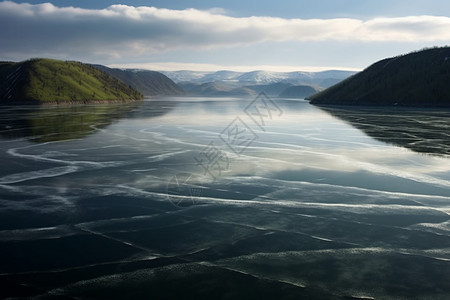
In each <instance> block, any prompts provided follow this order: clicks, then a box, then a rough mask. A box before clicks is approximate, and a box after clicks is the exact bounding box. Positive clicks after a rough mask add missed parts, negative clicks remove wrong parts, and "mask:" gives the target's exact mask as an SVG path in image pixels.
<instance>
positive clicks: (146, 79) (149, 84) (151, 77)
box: [92, 65, 184, 96]
mask: <svg viewBox="0 0 450 300" xmlns="http://www.w3.org/2000/svg"><path fill="white" fill-rule="evenodd" d="M92 66H94V67H95V68H97V69H99V70H100V71H102V72H105V73H107V74H109V75H111V76H112V77H114V78H117V79H119V80H121V81H122V82H124V83H125V84H127V85H129V86H131V87H133V88H134V89H136V90H138V91H139V92H141V93H142V94H144V95H145V96H157V95H165V96H177V95H182V94H184V91H183V89H181V88H180V87H179V86H178V85H177V84H176V83H175V82H173V81H172V80H171V79H170V78H168V77H167V76H166V75H164V74H162V73H160V72H156V71H148V70H133V69H113V68H108V67H106V66H103V65H92Z"/></svg>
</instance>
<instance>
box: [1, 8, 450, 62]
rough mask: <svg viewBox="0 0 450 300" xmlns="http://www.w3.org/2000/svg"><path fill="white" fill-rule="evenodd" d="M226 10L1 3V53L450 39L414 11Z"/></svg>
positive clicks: (446, 23) (113, 54) (128, 53)
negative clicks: (376, 14) (340, 14)
mask: <svg viewBox="0 0 450 300" xmlns="http://www.w3.org/2000/svg"><path fill="white" fill-rule="evenodd" d="M223 13H224V12H223V11H222V10H220V9H213V10H209V11H200V10H196V9H186V10H169V9H160V8H155V7H132V6H127V5H113V6H110V7H108V8H106V9H101V10H94V9H81V8H74V7H56V6H54V5H52V4H50V3H46V4H39V5H31V4H17V3H14V2H10V1H5V2H1V3H0V28H1V30H0V39H1V40H2V43H1V44H0V55H1V56H4V57H12V56H14V55H16V56H18V57H19V56H28V57H30V56H42V55H53V56H55V55H56V56H57V55H60V56H75V57H80V56H83V55H84V56H85V57H93V58H94V57H103V58H104V57H110V58H114V59H117V58H121V57H135V58H139V57H146V58H147V61H148V57H149V55H151V54H152V53H162V52H168V51H173V50H180V49H214V48H221V47H236V46H248V45H253V44H257V43H262V42H275V43H277V42H285V41H300V42H321V41H337V42H348V41H353V42H354V41H363V42H439V43H442V42H446V41H450V30H449V29H450V18H448V17H436V16H410V17H398V18H375V19H371V20H366V21H363V20H359V19H349V18H346V19H344V18H338V19H282V18H274V17H246V18H237V17H230V16H226V15H224V14H223Z"/></svg>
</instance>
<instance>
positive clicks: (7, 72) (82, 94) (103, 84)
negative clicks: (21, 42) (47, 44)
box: [0, 59, 143, 103]
mask: <svg viewBox="0 0 450 300" xmlns="http://www.w3.org/2000/svg"><path fill="white" fill-rule="evenodd" d="M142 98H143V95H142V94H141V93H139V92H138V91H136V90H134V89H132V88H131V87H129V86H127V85H126V84H124V83H123V82H121V81H119V80H118V79H116V78H113V77H111V76H110V75H108V74H106V73H104V72H101V71H99V70H97V69H96V68H94V67H92V66H90V65H87V64H83V63H80V62H73V61H60V60H52V59H32V60H28V61H25V62H20V63H9V62H4V63H0V101H1V102H12V103H14V102H17V103H19V102H33V103H66V102H67V103H69V102H90V101H92V102H94V101H117V100H137V99H142Z"/></svg>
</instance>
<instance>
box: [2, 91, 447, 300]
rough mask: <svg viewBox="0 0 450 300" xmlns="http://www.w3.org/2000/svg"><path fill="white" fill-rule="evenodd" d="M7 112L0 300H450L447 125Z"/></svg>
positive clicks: (161, 110) (271, 114) (165, 106)
mask: <svg viewBox="0 0 450 300" xmlns="http://www.w3.org/2000/svg"><path fill="white" fill-rule="evenodd" d="M252 100H253V99H247V100H243V99H224V98H221V99H213V98H203V99H195V98H164V99H163V98H161V99H152V100H148V101H145V102H143V103H140V104H135V105H130V104H126V105H110V106H105V105H98V106H89V107H71V108H41V109H37V108H32V107H26V108H20V109H15V108H10V107H1V108H0V152H1V155H0V163H1V169H0V298H13V299H14V298H20V297H33V298H37V299H53V298H54V299H85V298H88V299H98V298H102V299H450V217H449V212H450V155H449V154H450V136H449V135H450V133H449V132H450V131H449V129H450V112H449V111H432V110H429V111H421V112H418V111H413V110H400V109H397V110H388V111H385V110H383V109H369V110H367V109H366V110H361V109H359V110H351V109H330V108H327V109H321V108H317V107H314V106H311V105H309V104H308V103H307V102H303V101H289V100H276V101H271V100H270V99H267V98H264V97H262V98H257V99H256V100H255V101H253V102H252Z"/></svg>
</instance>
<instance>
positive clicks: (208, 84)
mask: <svg viewBox="0 0 450 300" xmlns="http://www.w3.org/2000/svg"><path fill="white" fill-rule="evenodd" d="M162 73H164V74H165V75H166V76H167V77H169V78H170V79H172V80H173V81H175V82H176V83H177V84H178V85H179V86H181V87H182V88H183V89H184V90H185V91H186V92H187V93H188V94H191V95H203V96H227V95H228V96H231V95H234V96H236V95H239V96H242V95H255V94H257V93H259V92H261V91H264V92H265V93H267V94H268V95H271V96H278V95H282V94H283V95H294V94H296V95H298V97H304V94H305V93H307V92H306V91H320V90H323V89H324V88H327V87H329V86H331V85H334V84H336V83H338V82H339V81H342V80H343V79H345V78H347V77H349V76H351V75H353V74H355V73H356V72H352V71H341V70H330V71H323V72H302V71H297V72H270V71H262V70H259V71H252V72H234V71H228V70H222V71H217V72H198V71H174V72H162ZM308 88H309V89H308ZM287 89H289V90H287Z"/></svg>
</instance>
